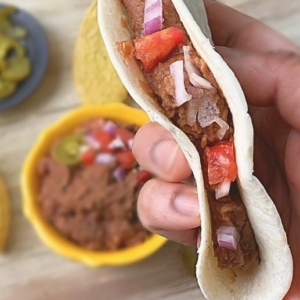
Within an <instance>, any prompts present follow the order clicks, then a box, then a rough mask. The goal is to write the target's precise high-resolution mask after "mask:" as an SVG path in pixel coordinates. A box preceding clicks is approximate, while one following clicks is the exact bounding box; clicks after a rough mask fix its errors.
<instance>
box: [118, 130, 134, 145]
mask: <svg viewBox="0 0 300 300" xmlns="http://www.w3.org/2000/svg"><path fill="white" fill-rule="evenodd" d="M116 136H118V137H119V138H120V139H121V140H122V142H123V143H124V144H127V142H128V141H129V140H131V139H133V138H134V133H133V132H131V131H129V130H127V129H126V128H124V127H118V128H117V130H116Z"/></svg>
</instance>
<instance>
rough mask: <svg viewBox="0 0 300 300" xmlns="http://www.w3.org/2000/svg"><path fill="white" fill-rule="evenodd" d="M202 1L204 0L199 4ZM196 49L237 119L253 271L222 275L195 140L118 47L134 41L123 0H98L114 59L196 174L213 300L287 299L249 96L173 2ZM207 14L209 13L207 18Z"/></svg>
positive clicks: (202, 249)
mask: <svg viewBox="0 0 300 300" xmlns="http://www.w3.org/2000/svg"><path fill="white" fill-rule="evenodd" d="M199 1H200V0H199ZM172 2H173V5H174V6H175V9H176V11H177V13H178V15H179V17H180V20H181V22H182V23H183V25H184V27H185V29H186V31H187V33H188V35H189V37H190V40H191V42H192V45H193V47H194V48H195V49H196V51H197V53H198V54H199V56H200V57H201V58H202V59H203V60H204V61H205V62H206V64H207V65H208V67H209V69H210V71H211V72H212V74H213V75H214V77H215V80H216V82H217V84H218V86H219V88H220V89H221V91H222V92H223V95H224V97H225V99H226V101H227V104H228V106H229V109H230V112H231V114H232V120H233V127H234V136H233V138H234V145H235V154H236V163H237V166H238V174H237V185H238V189H239V193H240V195H241V197H242V200H243V203H244V205H245V207H246V211H247V214H248V217H249V220H250V222H251V226H252V228H253V231H254V234H255V239H256V242H257V245H258V248H259V256H260V262H259V264H257V265H255V266H254V267H253V268H251V269H249V270H243V269H235V270H234V271H233V270H231V269H220V268H219V267H218V262H217V259H216V257H215V255H214V249H213V242H212V228H211V215H210V208H209V204H208V200H207V193H206V190H205V187H204V180H203V175H202V171H201V170H202V167H201V161H200V157H199V153H198V151H197V150H196V148H195V146H194V145H193V144H192V142H191V141H190V139H189V138H188V137H187V135H185V134H184V133H183V131H181V130H180V129H179V128H178V127H176V126H175V125H174V124H172V122H171V121H170V120H169V119H168V118H167V117H166V116H165V114H164V110H163V109H162V107H161V106H160V105H158V103H157V100H156V99H155V98H154V96H153V93H151V92H149V90H148V88H147V87H148V86H149V85H148V83H147V81H146V78H145V76H144V74H143V72H142V71H141V68H140V66H139V64H138V62H137V60H136V58H135V56H134V55H128V56H126V57H124V55H122V54H121V53H120V51H119V49H118V46H117V43H118V42H121V41H131V42H132V40H133V37H132V32H131V31H130V27H129V24H128V22H127V14H126V11H125V9H124V7H123V4H122V2H121V1H120V0H111V1H107V0H98V23H99V28H100V30H101V34H102V37H103V40H104V43H105V45H106V47H107V50H108V53H109V56H110V59H111V61H112V63H113V65H114V67H115V68H116V70H117V72H118V74H119V76H120V78H121V80H122V81H123V84H124V85H125V87H126V88H127V90H128V91H129V93H130V95H131V96H132V98H133V99H134V100H135V101H136V102H137V103H138V104H139V105H140V106H141V107H142V109H144V110H145V111H146V112H147V113H148V115H149V117H150V118H151V120H152V121H154V122H158V123H159V124H161V125H162V126H163V127H164V128H166V129H167V130H168V131H170V132H171V133H172V135H173V136H174V138H175V139H176V141H177V142H178V144H179V145H180V147H181V149H182V150H183V153H184V155H185V157H186V159H187V161H188V163H189V165H190V167H191V169H192V171H193V175H194V177H195V181H196V185H197V190H198V196H199V207H200V218H201V242H200V246H199V249H198V254H199V255H198V262H197V266H196V273H197V278H198V283H199V286H200V288H201V291H202V293H203V294H204V296H205V297H206V298H207V299H239V300H240V299H255V300H257V299H272V300H273V299H282V298H283V296H284V295H285V294H286V292H287V291H288V289H289V287H290V284H291V280H292V275H293V261H292V256H291V252H290V248H289V246H288V243H287V238H286V234H285V231H284V228H283V226H282V223H281V219H280V216H279V214H278V212H277V210H276V207H275V205H274V203H273V201H272V200H271V199H270V197H269V195H268V194H267V192H266V191H265V189H264V187H263V186H262V184H261V183H260V182H259V180H258V179H257V178H255V177H254V176H253V127H252V123H251V119H250V116H249V115H248V113H247V103H246V100H245V96H244V94H243V91H242V89H241V87H240V84H239V82H238V81H237V79H236V77H235V75H234V73H233V72H232V71H231V69H230V68H229V67H228V66H227V64H226V63H225V62H224V60H223V59H222V58H221V56H220V55H219V54H218V53H217V52H216V51H215V50H214V48H213V46H212V45H211V43H210V41H209V39H207V38H206V37H205V35H204V34H203V32H202V30H201V28H200V27H199V26H198V25H197V23H196V22H195V20H194V19H193V17H192V15H191V13H190V12H189V10H188V9H187V7H186V6H185V4H184V2H183V1H180V0H173V1H172ZM204 13H205V12H204Z"/></svg>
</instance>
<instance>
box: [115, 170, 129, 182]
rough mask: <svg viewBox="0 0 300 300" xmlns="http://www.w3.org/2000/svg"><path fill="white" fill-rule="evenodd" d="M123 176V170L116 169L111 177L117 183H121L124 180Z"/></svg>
mask: <svg viewBox="0 0 300 300" xmlns="http://www.w3.org/2000/svg"><path fill="white" fill-rule="evenodd" d="M125 175H126V173H125V170H124V169H123V168H121V167H117V168H116V169H115V170H114V172H113V176H114V178H115V179H116V181H117V182H120V181H122V180H123V179H124V178H125Z"/></svg>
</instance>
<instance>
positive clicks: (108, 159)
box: [96, 153, 116, 165]
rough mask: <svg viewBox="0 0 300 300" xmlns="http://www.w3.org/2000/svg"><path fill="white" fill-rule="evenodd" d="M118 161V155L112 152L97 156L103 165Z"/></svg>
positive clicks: (97, 160) (97, 159)
mask: <svg viewBox="0 0 300 300" xmlns="http://www.w3.org/2000/svg"><path fill="white" fill-rule="evenodd" d="M115 161H116V157H115V156H114V155H112V154H110V153H100V154H98V155H97V156H96V162H97V163H99V164H103V165H110V164H113V163H114V162H115Z"/></svg>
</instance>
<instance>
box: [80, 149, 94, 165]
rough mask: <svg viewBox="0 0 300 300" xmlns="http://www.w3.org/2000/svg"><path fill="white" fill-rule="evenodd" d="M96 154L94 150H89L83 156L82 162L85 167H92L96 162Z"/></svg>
mask: <svg viewBox="0 0 300 300" xmlns="http://www.w3.org/2000/svg"><path fill="white" fill-rule="evenodd" d="M95 157H96V154H95V152H94V150H93V149H87V150H85V151H84V152H83V153H82V154H81V162H82V163H83V164H85V165H91V164H92V163H94V161H95Z"/></svg>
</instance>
